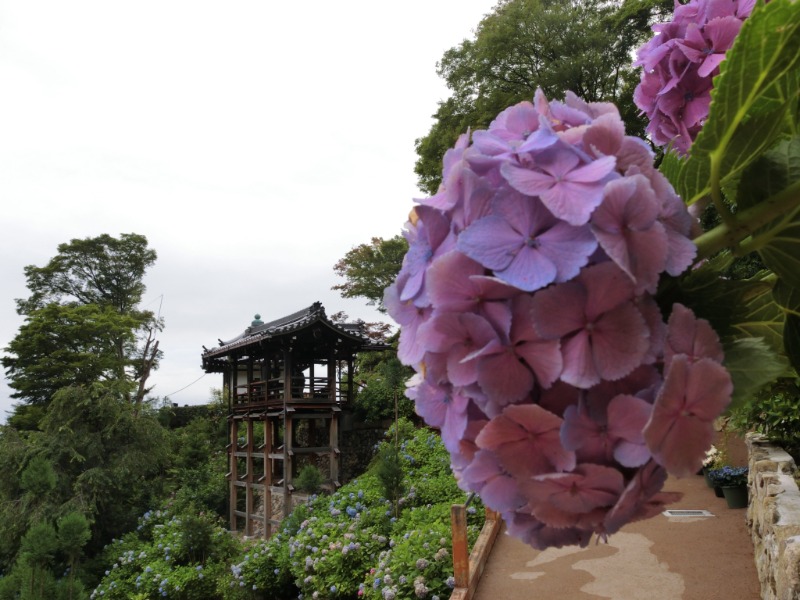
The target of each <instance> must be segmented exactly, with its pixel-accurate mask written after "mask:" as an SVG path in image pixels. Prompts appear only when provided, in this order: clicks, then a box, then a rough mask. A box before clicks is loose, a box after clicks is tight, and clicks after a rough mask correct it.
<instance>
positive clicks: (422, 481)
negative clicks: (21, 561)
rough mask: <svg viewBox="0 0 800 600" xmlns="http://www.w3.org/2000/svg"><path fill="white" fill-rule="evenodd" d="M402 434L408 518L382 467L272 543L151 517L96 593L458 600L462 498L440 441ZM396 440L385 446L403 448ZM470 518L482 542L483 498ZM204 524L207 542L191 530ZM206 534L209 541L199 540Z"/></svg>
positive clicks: (114, 556)
mask: <svg viewBox="0 0 800 600" xmlns="http://www.w3.org/2000/svg"><path fill="white" fill-rule="evenodd" d="M400 429H401V432H402V433H403V435H407V436H408V437H407V438H405V439H401V441H400V445H399V450H400V453H399V454H400V459H401V464H402V469H403V477H404V489H406V490H407V491H406V492H405V494H404V495H403V496H402V497H401V498H400V502H399V506H400V511H399V516H397V517H395V516H394V510H393V509H392V506H391V503H390V502H389V501H387V500H386V499H385V498H384V497H382V493H383V492H382V486H381V484H380V481H379V478H378V477H377V475H376V474H375V471H376V469H375V468H374V466H373V468H371V469H370V470H369V471H368V472H367V473H365V474H364V475H362V476H361V477H359V478H358V479H357V480H354V481H352V482H350V483H348V484H346V485H344V486H343V487H342V488H340V489H339V490H338V491H337V492H336V493H334V494H332V495H330V496H318V497H314V498H313V499H312V500H311V501H310V502H309V503H308V504H303V505H300V506H298V507H296V508H295V510H294V511H293V512H292V513H291V515H289V517H287V518H286V519H285V520H284V521H283V523H282V526H281V530H280V531H279V532H278V533H276V534H275V535H273V536H272V537H271V538H270V539H269V540H255V539H251V540H246V539H239V538H237V537H234V536H232V535H230V534H229V533H228V532H227V531H225V529H224V528H222V527H220V526H219V525H218V524H217V523H216V522H215V521H214V520H213V519H210V518H209V517H206V516H202V517H197V516H196V515H191V514H189V515H182V514H181V515H176V514H174V513H173V512H172V511H170V510H163V511H151V512H148V513H146V514H145V515H144V516H143V517H142V519H141V520H140V524H139V528H138V530H137V531H136V532H132V533H131V534H129V535H127V536H125V537H124V538H123V539H122V540H119V541H116V542H114V544H112V545H111V546H109V548H108V549H107V554H108V556H109V561H108V565H109V566H108V570H107V572H106V575H105V577H104V578H103V580H102V581H101V583H100V585H99V586H98V587H97V588H96V589H95V590H94V592H93V598H95V599H99V598H112V599H114V598H118V599H122V598H126V599H127V598H134V599H136V598H138V599H145V598H161V597H163V598H182V599H189V598H191V599H200V598H202V599H203V600H215V599H217V600H266V599H269V600H286V599H289V598H292V599H294V598H304V599H306V600H308V599H316V600H333V599H339V598H356V597H364V596H366V597H371V598H378V597H380V598H383V597H384V588H386V591H385V595H386V597H387V598H388V597H391V596H392V594H394V597H396V598H429V599H432V598H436V597H439V598H442V599H443V598H447V597H449V595H450V589H451V587H452V585H453V564H452V559H451V550H452V541H451V532H450V506H451V504H452V503H454V502H464V500H465V495H464V493H463V492H462V491H461V490H460V489H459V488H458V487H457V485H456V484H455V480H454V478H453V476H452V472H451V471H450V466H449V462H450V461H449V456H448V453H447V450H446V449H445V448H444V447H443V445H442V443H441V440H440V438H439V436H438V435H436V434H435V433H433V432H431V431H429V430H425V429H421V430H414V429H413V428H411V427H406V426H403V427H401V428H400ZM389 437H390V438H391V441H387V442H382V444H390V443H391V444H394V436H393V434H392V435H391V436H389ZM468 513H469V515H468V538H469V540H470V541H471V542H473V543H474V541H475V539H477V536H478V534H479V532H480V529H481V527H482V525H483V515H484V512H483V507H482V505H481V504H480V502H479V501H477V500H476V501H474V502H473V503H472V504H471V505H470V507H469V509H468ZM197 518H201V519H204V521H203V522H204V523H206V525H208V527H207V528H206V533H207V534H208V535H205V534H204V535H201V536H196V535H195V536H194V537H193V536H192V535H187V533H188V532H187V525H188V524H190V521H191V519H197ZM194 525H197V523H196V522H194ZM202 529H203V528H202V527H193V528H192V531H193V532H195V533H196V532H197V531H199V530H202ZM198 538H200V539H199V541H201V542H203V540H205V541H204V542H203V543H201V544H194V543H193V541H194V540H197V539H198ZM187 542H189V543H187ZM201 548H202V549H204V550H203V551H199V550H200V549H201ZM376 578H379V579H380V581H381V582H382V583H381V585H380V586H378V587H375V583H374V582H375V579H376ZM384 580H385V582H384Z"/></svg>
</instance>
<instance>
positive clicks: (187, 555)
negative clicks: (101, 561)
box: [91, 510, 237, 600]
mask: <svg viewBox="0 0 800 600" xmlns="http://www.w3.org/2000/svg"><path fill="white" fill-rule="evenodd" d="M236 549H237V543H236V540H235V539H234V538H233V537H232V536H231V535H230V534H229V533H228V532H227V531H226V530H225V529H224V528H223V527H221V526H220V524H219V522H218V519H217V518H216V517H213V516H210V515H207V514H206V515H202V514H201V515H200V516H199V517H192V516H189V515H182V516H177V515H175V514H173V513H172V512H171V511H169V510H156V511H148V512H147V513H145V514H144V515H143V516H142V518H141V519H140V520H139V527H138V529H137V531H136V532H131V533H129V534H127V535H125V536H124V537H123V538H122V539H119V540H115V541H114V543H112V544H111V545H110V546H109V547H108V548H107V549H106V554H107V555H109V556H110V557H111V560H110V561H109V562H110V563H111V564H110V567H109V568H108V570H106V572H105V577H104V578H103V580H102V581H101V582H100V585H98V586H97V587H96V588H95V590H94V591H93V592H92V594H91V598H93V599H95V600H96V599H99V598H103V599H112V600H114V599H116V600H130V599H131V598H161V597H163V598H173V599H178V600H207V599H208V598H214V597H216V585H217V583H216V582H217V580H218V579H219V577H221V575H222V574H223V573H224V572H225V571H226V570H227V568H228V561H229V559H230V558H231V557H232V556H233V555H234V552H235V550H236Z"/></svg>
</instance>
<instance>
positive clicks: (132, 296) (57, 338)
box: [2, 234, 162, 405]
mask: <svg viewBox="0 0 800 600" xmlns="http://www.w3.org/2000/svg"><path fill="white" fill-rule="evenodd" d="M155 259H156V253H155V251H153V250H151V249H149V248H148V247H147V239H146V238H145V237H144V236H141V235H136V234H122V235H121V236H120V238H119V239H117V238H113V237H111V236H109V235H101V236H98V237H96V238H87V239H84V240H72V241H71V242H70V243H69V244H61V245H59V246H58V254H57V255H56V256H55V257H53V258H52V259H51V260H50V261H49V262H48V264H47V265H45V266H44V267H36V266H34V265H29V266H27V267H25V277H26V279H27V287H28V290H29V291H30V296H29V297H28V298H27V299H18V300H17V312H18V313H19V314H21V315H24V316H25V324H24V325H23V326H22V327H21V328H20V330H19V332H18V333H17V335H16V336H15V337H14V339H13V340H12V341H11V342H10V343H9V345H8V346H7V347H6V348H5V351H6V352H8V353H9V354H8V355H6V356H3V357H2V364H3V367H4V368H5V369H6V373H7V375H8V377H9V384H10V386H11V387H12V388H14V389H15V390H16V391H15V393H14V394H12V397H13V398H19V399H22V400H24V401H25V402H28V403H33V404H46V403H48V402H50V400H51V398H52V397H53V395H54V394H55V392H56V391H57V390H58V389H60V388H62V387H66V386H70V385H85V386H91V385H95V384H97V383H99V382H112V387H113V389H115V391H116V392H117V393H122V394H125V395H126V396H129V397H130V399H132V400H134V401H135V403H136V404H137V405H138V404H139V403H141V401H142V399H143V397H144V394H145V393H146V391H147V388H146V385H145V382H146V380H147V378H148V377H149V373H150V370H151V369H152V368H154V367H155V366H156V364H157V359H158V357H159V351H158V343H157V342H155V340H154V331H156V330H160V328H161V327H162V324H161V322H160V320H159V319H157V318H156V317H155V315H154V314H153V313H152V312H150V311H141V310H138V309H137V308H136V306H137V305H138V303H139V302H140V301H141V299H142V295H143V293H144V291H145V286H144V284H143V282H142V281H143V278H144V274H145V272H146V270H147V269H148V268H149V267H150V266H151V265H152V264H153V263H154V262H155Z"/></svg>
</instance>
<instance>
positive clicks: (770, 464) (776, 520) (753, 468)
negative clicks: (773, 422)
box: [747, 434, 800, 600]
mask: <svg viewBox="0 0 800 600" xmlns="http://www.w3.org/2000/svg"><path fill="white" fill-rule="evenodd" d="M747 447H748V454H749V467H750V476H749V487H750V504H749V506H748V509H747V524H748V526H749V528H750V533H751V535H752V537H753V546H754V549H755V561H756V569H757V570H758V578H759V580H760V582H761V598H762V600H795V599H800V490H798V487H797V483H796V482H795V480H794V473H795V471H796V469H797V466H796V465H795V462H794V460H793V459H792V457H791V456H790V455H789V454H788V453H787V452H786V451H784V450H783V449H782V448H780V447H778V446H775V445H773V444H771V443H770V442H769V441H767V440H766V438H764V437H763V436H761V435H757V434H750V435H748V436H747Z"/></svg>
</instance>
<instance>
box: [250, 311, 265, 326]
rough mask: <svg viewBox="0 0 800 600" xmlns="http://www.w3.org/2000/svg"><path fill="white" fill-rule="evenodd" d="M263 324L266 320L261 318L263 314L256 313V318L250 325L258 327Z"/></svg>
mask: <svg viewBox="0 0 800 600" xmlns="http://www.w3.org/2000/svg"><path fill="white" fill-rule="evenodd" d="M263 324H264V321H262V320H261V315H260V314H258V313H256V316H255V319H253V322H252V323H250V327H257V326H258V325H263Z"/></svg>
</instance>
